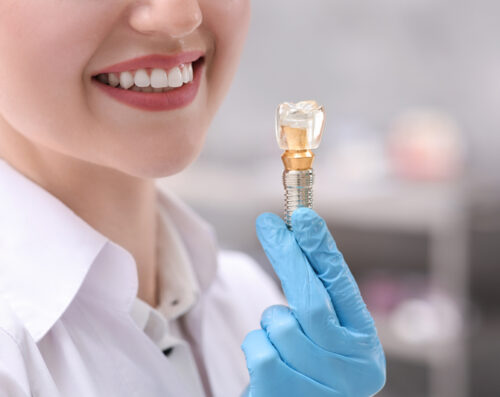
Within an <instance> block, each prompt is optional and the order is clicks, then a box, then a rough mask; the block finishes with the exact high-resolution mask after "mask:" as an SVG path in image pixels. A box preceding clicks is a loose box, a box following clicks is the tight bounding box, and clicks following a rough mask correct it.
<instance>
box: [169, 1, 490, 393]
mask: <svg viewBox="0 0 500 397" xmlns="http://www.w3.org/2000/svg"><path fill="white" fill-rule="evenodd" d="M252 7H253V21H252V25H251V29H250V33H249V38H248V42H247V46H246V49H245V52H244V54H243V57H242V62H241V66H240V69H239V71H238V74H237V76H236V79H235V82H234V84H233V86H232V89H231V91H230V93H229V95H228V97H227V99H226V101H225V104H224V105H223V107H222V108H221V110H220V112H219V114H218V116H217V118H216V119H215V121H214V123H213V125H212V128H211V130H210V132H209V135H208V139H207V142H206V147H205V149H204V151H203V153H202V155H201V157H200V158H199V159H198V160H197V161H196V162H195V163H194V164H193V165H192V166H190V167H189V168H188V169H187V170H186V171H185V172H183V173H181V174H179V175H176V176H174V177H171V178H167V179H164V180H161V181H160V183H162V184H164V185H166V186H168V187H169V188H171V189H172V190H173V191H175V192H176V193H177V194H178V195H180V196H181V197H182V198H183V199H185V200H186V201H187V202H188V203H189V204H190V205H192V206H193V207H194V208H195V209H196V211H197V212H198V213H200V214H201V215H202V216H203V217H204V218H205V219H207V220H208V221H209V222H210V223H212V224H213V225H214V226H215V228H216V230H217V233H218V238H219V242H220V245H221V246H222V247H223V248H230V249H238V250H242V251H245V252H247V253H249V254H250V255H252V256H253V257H254V258H255V259H256V260H258V261H259V263H261V264H262V266H263V267H264V268H265V269H266V270H267V271H269V272H270V274H271V275H272V272H271V270H270V265H269V263H268V262H267V260H266V258H265V256H264V254H263V252H262V251H261V249H260V246H259V244H258V241H257V239H256V236H255V228H254V222H255V218H256V217H257V215H258V214H259V213H261V212H264V211H273V212H276V213H281V212H282V204H283V187H282V183H281V173H282V169H283V166H282V163H281V159H280V156H281V151H280V150H279V148H278V147H277V144H276V141H275V137H274V117H275V114H274V112H275V109H276V106H277V105H278V104H279V103H281V102H284V101H300V100H305V99H315V100H317V101H318V102H319V103H321V104H323V105H324V106H325V108H326V111H327V124H326V130H325V133H324V136H323V141H322V145H321V147H320V149H318V150H317V151H316V160H315V165H314V167H315V171H316V184H315V209H316V210H317V211H318V212H319V213H320V214H321V216H323V217H324V218H325V220H326V221H327V222H328V225H329V227H330V230H331V231H332V233H333V235H334V237H335V239H336V241H337V243H338V245H339V247H340V249H341V250H342V251H343V253H344V256H345V257H346V259H347V261H348V263H349V265H350V267H351V269H352V271H353V273H354V275H355V277H356V279H357V280H358V283H359V285H360V288H361V291H362V294H363V296H364V298H365V301H366V302H367V305H368V307H369V309H370V310H371V312H372V314H373V316H374V318H375V320H376V324H377V329H378V332H379V335H380V337H381V340H382V344H383V345H384V347H385V351H386V354H387V359H388V366H387V368H388V378H387V385H386V387H385V388H384V390H383V391H382V392H381V393H380V395H381V396H386V397H389V396H398V397H400V396H406V397H413V396H415V397H416V396H431V397H438V396H439V397H448V396H454V397H465V396H482V397H488V396H499V395H500V377H499V376H498V375H497V373H498V369H497V367H496V364H497V362H498V360H499V359H500V337H499V335H500V313H499V312H500V310H499V309H498V305H499V303H500V288H499V287H498V284H499V281H500V277H499V276H500V267H499V265H500V261H499V259H500V195H499V193H500V172H499V171H498V170H500V168H499V166H500V156H499V155H498V149H499V147H500V112H499V111H498V109H500V39H499V37H500V22H499V18H498V16H499V15H500V3H499V2H498V1H494V0H475V1H461V0H406V1H401V0H378V1H376V2H375V1H371V2H366V1H360V0H308V1H303V0H273V1H262V0H256V1H253V6H252Z"/></svg>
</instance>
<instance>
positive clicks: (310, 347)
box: [260, 305, 347, 390]
mask: <svg viewBox="0 0 500 397" xmlns="http://www.w3.org/2000/svg"><path fill="white" fill-rule="evenodd" d="M260 325H261V327H262V329H263V330H265V331H266V334H267V337H268V338H269V340H270V341H271V343H272V344H273V346H274V347H275V348H276V350H277V351H278V353H279V355H280V357H281V359H282V360H283V362H284V363H285V364H287V365H288V366H289V367H291V368H293V369H295V370H296V371H297V372H300V373H301V374H304V375H306V376H307V377H309V378H311V379H314V380H315V381H317V382H320V383H322V384H324V385H327V386H329V387H331V388H333V389H336V390H345V388H344V387H343V386H341V385H339V384H338V383H339V382H342V381H343V380H344V379H345V378H344V377H343V376H338V374H335V373H332V372H333V371H334V367H335V366H336V362H335V360H336V359H337V357H338V355H337V354H335V355H334V354H332V353H330V352H328V351H327V350H324V349H320V348H319V347H318V346H317V345H315V344H314V343H312V342H311V340H310V339H309V338H308V337H307V336H306V335H304V333H303V332H302V329H301V327H300V324H299V323H298V321H297V319H296V318H295V316H294V315H293V313H292V311H291V310H290V309H289V308H288V307H286V306H281V305H275V306H271V307H268V308H267V309H266V310H265V311H264V312H263V313H262V317H261V322H260ZM338 329H339V330H341V331H344V332H347V331H346V330H345V329H343V328H340V327H339V328H338ZM331 338H332V341H335V342H340V343H343V340H342V339H343V338H342V336H341V335H331ZM335 351H337V349H335ZM333 356H335V357H333ZM340 359H342V358H340Z"/></svg>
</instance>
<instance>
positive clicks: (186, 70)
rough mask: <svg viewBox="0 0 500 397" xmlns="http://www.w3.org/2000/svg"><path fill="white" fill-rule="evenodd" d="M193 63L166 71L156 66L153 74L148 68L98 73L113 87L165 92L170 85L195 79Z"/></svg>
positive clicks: (173, 86)
mask: <svg viewBox="0 0 500 397" xmlns="http://www.w3.org/2000/svg"><path fill="white" fill-rule="evenodd" d="M193 77H194V74H193V65H192V64H191V63H189V64H187V65H180V66H177V67H175V68H172V69H170V70H169V71H165V70H164V69H159V68H154V69H152V70H151V74H149V73H148V70H146V69H138V70H136V71H135V72H134V71H130V72H121V73H105V74H100V75H97V79H98V80H99V81H100V82H101V83H104V84H108V85H110V86H112V87H119V88H123V89H125V90H128V89H131V90H133V91H141V92H164V91H165V90H167V89H168V88H169V87H170V88H178V87H182V85H184V84H188V83H190V82H192V81H193Z"/></svg>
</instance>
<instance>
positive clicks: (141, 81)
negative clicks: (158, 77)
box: [134, 69, 151, 88]
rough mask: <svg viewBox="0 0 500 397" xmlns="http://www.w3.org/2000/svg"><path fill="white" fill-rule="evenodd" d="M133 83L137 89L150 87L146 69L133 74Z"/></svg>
mask: <svg viewBox="0 0 500 397" xmlns="http://www.w3.org/2000/svg"><path fill="white" fill-rule="evenodd" d="M134 82H135V85H136V86H137V87H141V88H144V87H149V86H150V85H151V84H150V81H149V75H148V72H146V69H138V70H137V71H136V72H135V76H134Z"/></svg>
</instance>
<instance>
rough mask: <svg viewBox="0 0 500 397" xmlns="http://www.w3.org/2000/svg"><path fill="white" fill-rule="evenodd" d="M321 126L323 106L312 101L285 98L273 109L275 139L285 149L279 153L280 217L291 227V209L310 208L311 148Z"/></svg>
mask: <svg viewBox="0 0 500 397" xmlns="http://www.w3.org/2000/svg"><path fill="white" fill-rule="evenodd" d="M324 126H325V112H324V109H323V106H320V105H318V104H317V103H316V102H315V101H304V102H299V103H296V104H294V103H288V102H285V103H283V104H281V105H280V106H278V110H277V113H276V139H277V140H278V145H279V147H280V148H281V149H283V150H284V151H285V152H284V153H283V155H282V156H281V159H282V160H283V164H284V166H285V170H284V172H283V186H284V188H285V215H284V220H285V223H286V224H287V226H288V228H289V229H291V228H292V213H293V211H295V210H296V209H297V208H299V207H308V208H312V204H313V191H312V189H313V182H314V171H313V169H312V163H313V160H314V154H313V152H312V151H311V150H312V149H317V148H318V147H319V144H320V141H321V136H322V134H323V129H324Z"/></svg>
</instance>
